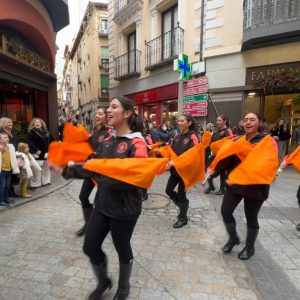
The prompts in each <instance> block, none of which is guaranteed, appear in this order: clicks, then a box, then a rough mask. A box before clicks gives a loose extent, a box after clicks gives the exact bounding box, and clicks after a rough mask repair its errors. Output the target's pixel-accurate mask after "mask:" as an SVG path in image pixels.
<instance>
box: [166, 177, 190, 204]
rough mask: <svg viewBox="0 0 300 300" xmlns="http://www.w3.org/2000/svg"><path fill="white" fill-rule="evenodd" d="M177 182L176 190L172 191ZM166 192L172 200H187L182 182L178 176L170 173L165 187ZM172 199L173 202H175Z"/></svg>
mask: <svg viewBox="0 0 300 300" xmlns="http://www.w3.org/2000/svg"><path fill="white" fill-rule="evenodd" d="M177 184H178V192H177V193H176V192H175V191H174V189H175V187H176V186H177ZM166 194H167V195H168V196H169V197H170V198H171V199H172V200H173V201H174V200H175V201H178V202H187V198H186V192H185V190H184V183H183V181H182V179H181V178H180V177H179V176H176V175H173V174H171V176H170V178H169V180H168V183H167V187H166ZM175 201H174V202H175Z"/></svg>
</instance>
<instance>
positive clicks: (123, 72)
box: [114, 49, 141, 80]
mask: <svg viewBox="0 0 300 300" xmlns="http://www.w3.org/2000/svg"><path fill="white" fill-rule="evenodd" d="M114 62H115V75H114V79H115V80H122V79H126V78H130V77H134V76H139V75H140V74H141V65H140V62H141V51H139V50H137V49H134V50H131V51H129V52H127V53H125V54H123V55H121V56H119V57H117V58H115V61H114Z"/></svg>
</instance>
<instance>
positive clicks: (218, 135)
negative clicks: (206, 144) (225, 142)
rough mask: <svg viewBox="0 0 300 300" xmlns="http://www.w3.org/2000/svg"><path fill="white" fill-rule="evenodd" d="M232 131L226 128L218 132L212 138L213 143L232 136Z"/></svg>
mask: <svg viewBox="0 0 300 300" xmlns="http://www.w3.org/2000/svg"><path fill="white" fill-rule="evenodd" d="M231 135H232V130H231V129H230V128H228V127H225V128H223V129H219V130H218V131H217V132H215V133H214V134H213V135H212V137H211V143H213V142H216V141H218V140H220V139H222V138H224V137H226V136H231Z"/></svg>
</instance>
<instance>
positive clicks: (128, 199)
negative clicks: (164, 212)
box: [64, 97, 147, 300]
mask: <svg viewBox="0 0 300 300" xmlns="http://www.w3.org/2000/svg"><path fill="white" fill-rule="evenodd" d="M107 120H108V125H110V126H113V128H114V129H115V132H116V136H112V137H111V138H110V139H108V140H105V141H103V142H102V143H100V145H99V147H98V149H97V153H96V154H97V157H100V158H126V157H139V158H145V157H147V147H146V143H145V141H144V139H143V137H142V134H141V133H140V132H142V130H143V123H142V120H140V119H139V118H138V117H137V115H136V114H135V111H134V106H133V103H132V102H131V101H130V100H128V99H127V98H124V97H115V98H113V99H112V100H111V101H110V103H109V108H108V109H107ZM71 165H72V162H70V163H69V167H68V168H65V170H64V176H65V177H67V178H69V177H77V178H84V177H85V178H93V179H94V180H95V181H96V182H97V183H98V190H97V193H96V197H95V209H94V210H93V211H92V214H91V216H90V219H89V222H88V223H87V228H86V234H85V240H84V245H83V251H84V253H85V254H86V255H87V256H88V257H89V258H90V261H91V264H92V267H93V270H94V272H95V275H96V277H97V279H98V286H97V287H96V289H95V290H94V291H93V292H92V293H91V294H90V296H89V299H94V300H96V299H100V297H101V295H102V294H103V293H104V292H105V291H106V290H107V289H108V288H110V287H111V280H110V279H109V278H108V275H107V259H106V255H105V253H104V252H103V250H102V244H103V241H104V239H105V238H106V236H107V234H108V233H109V232H110V233H111V237H112V240H113V243H114V246H115V249H116V251H117V253H118V257H119V263H120V271H119V284H118V290H117V293H116V295H115V296H114V299H115V300H121V299H126V298H127V297H128V295H129V289H130V285H129V279H130V275H131V270H132V264H133V254H132V249H131V245H130V240H131V236H132V233H133V230H134V227H135V225H136V222H137V220H138V218H139V215H140V213H141V204H142V189H141V188H138V187H136V186H133V185H130V184H127V183H124V182H121V181H119V180H115V179H112V178H109V177H106V176H103V175H99V174H96V173H92V172H89V171H86V170H83V169H81V168H80V167H77V166H71Z"/></svg>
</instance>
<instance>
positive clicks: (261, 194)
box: [215, 113, 276, 260]
mask: <svg viewBox="0 0 300 300" xmlns="http://www.w3.org/2000/svg"><path fill="white" fill-rule="evenodd" d="M261 124H262V119H261V118H260V117H259V116H258V115H257V114H256V113H248V114H246V115H245V117H244V119H243V126H244V128H245V131H246V139H247V140H248V141H249V142H250V143H251V144H257V143H259V142H260V141H261V140H262V139H263V138H264V137H265V136H266V134H263V133H260V126H261ZM274 151H276V142H275V141H274ZM257 159H259V157H258V158H257ZM239 163H240V160H239V159H238V157H237V156H236V155H233V156H230V157H228V158H226V159H224V160H222V161H221V162H219V164H218V165H217V167H216V169H215V172H216V173H219V172H220V171H222V170H226V171H227V174H229V173H230V172H231V171H232V170H233V169H234V168H235V167H236V166H237V165H238V164H239ZM269 188H270V185H269V184H254V185H237V184H234V185H231V186H227V187H226V192H225V195H224V198H223V203H222V207H221V213H222V217H223V220H224V223H225V227H226V230H227V232H228V234H229V240H228V242H227V243H226V244H225V246H224V247H223V252H224V253H229V252H230V251H231V250H232V248H233V247H234V246H235V245H238V244H239V243H240V241H239V238H238V236H237V233H236V223H235V219H234V217H233V212H234V210H235V208H236V207H237V206H238V204H239V203H240V202H241V200H242V199H243V198H244V210H245V215H246V220H247V238H246V245H245V247H244V249H243V250H242V251H241V252H240V253H239V254H238V258H239V259H241V260H247V259H249V258H250V257H251V256H252V255H254V252H255V250H254V243H255V240H256V237H257V234H258V231H259V224H258V213H259V211H260V209H261V207H262V205H263V203H264V201H265V200H267V198H268V196H269Z"/></svg>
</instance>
